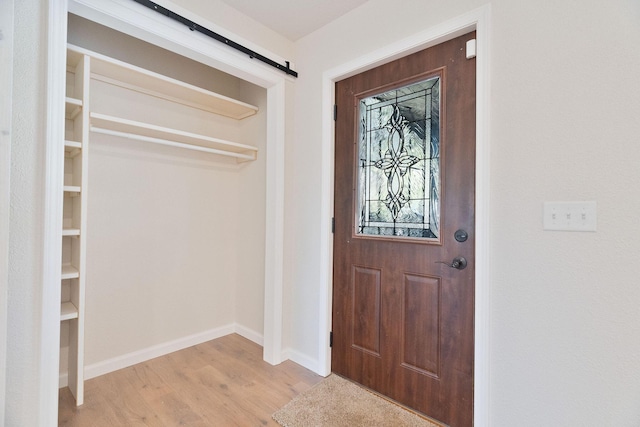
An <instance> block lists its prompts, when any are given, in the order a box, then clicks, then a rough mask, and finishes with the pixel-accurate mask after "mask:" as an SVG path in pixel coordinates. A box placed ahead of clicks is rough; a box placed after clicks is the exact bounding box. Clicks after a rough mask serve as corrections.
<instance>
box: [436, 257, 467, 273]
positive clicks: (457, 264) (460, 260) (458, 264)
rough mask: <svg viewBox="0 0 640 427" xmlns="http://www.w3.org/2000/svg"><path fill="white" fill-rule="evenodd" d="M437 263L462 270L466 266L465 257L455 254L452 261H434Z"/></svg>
mask: <svg viewBox="0 0 640 427" xmlns="http://www.w3.org/2000/svg"><path fill="white" fill-rule="evenodd" d="M436 263H438V264H447V265H448V266H449V267H451V268H455V269H456V270H464V269H465V268H466V267H467V259H466V258H465V257H463V256H457V257H455V258H454V259H453V261H451V262H450V263H449V262H446V261H436Z"/></svg>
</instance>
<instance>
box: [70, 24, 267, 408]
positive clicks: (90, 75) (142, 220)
mask: <svg viewBox="0 0 640 427" xmlns="http://www.w3.org/2000/svg"><path fill="white" fill-rule="evenodd" d="M68 42H69V44H68V48H67V81H66V102H65V144H64V150H65V158H64V162H65V163H64V195H63V198H64V199H63V200H64V203H63V218H64V220H63V231H62V249H63V250H62V253H63V255H62V266H61V268H62V283H61V316H60V324H61V334H60V335H61V343H60V386H61V387H64V386H68V387H69V388H70V390H71V392H72V393H73V395H74V396H75V398H76V402H77V404H78V405H81V404H82V402H83V383H84V380H85V378H89V377H92V376H96V375H99V374H101V373H106V372H108V371H109V370H113V369H114V368H117V367H118V366H122V365H123V364H126V363H127V361H134V360H140V359H141V358H144V357H145V355H147V354H148V355H149V356H150V357H152V356H153V355H154V354H155V355H157V353H158V352H159V351H162V350H158V349H162V348H167V349H170V348H174V349H175V348H176V347H177V346H179V345H180V343H183V342H188V341H189V340H191V341H194V340H195V341H197V340H198V339H202V337H215V336H220V335H224V334H226V333H230V332H232V331H236V332H237V331H239V332H240V333H241V334H243V335H245V336H246V337H248V338H250V339H253V340H254V341H258V342H259V341H260V340H261V337H262V334H263V328H264V325H263V321H264V320H263V318H264V267H265V265H264V263H265V261H264V259H265V254H264V251H265V221H264V218H265V203H266V196H265V172H266V170H265V168H266V166H265V159H264V157H265V156H264V153H265V143H266V104H267V103H266V90H265V89H263V88H261V87H258V86H256V85H253V84H251V83H249V82H246V81H244V80H241V79H239V78H237V77H234V76H231V75H229V74H225V73H223V72H222V71H219V70H216V69H213V68H211V67H208V66H207V65H205V64H202V63H200V62H197V61H194V60H192V59H189V58H185V57H183V56H180V55H178V54H175V53H173V52H171V51H168V50H165V49H162V48H160V47H157V46H154V45H151V44H148V43H146V42H144V41H142V40H138V39H135V38H133V37H131V36H128V35H125V34H123V33H119V32H117V31H115V30H113V29H110V28H107V27H104V26H101V25H99V24H96V23H94V22H91V21H88V20H86V19H84V18H81V17H79V16H75V15H73V14H70V15H69V23H68Z"/></svg>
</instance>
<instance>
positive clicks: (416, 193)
mask: <svg viewBox="0 0 640 427" xmlns="http://www.w3.org/2000/svg"><path fill="white" fill-rule="evenodd" d="M358 152H359V166H358V169H359V170H358V181H359V182H358V211H357V216H358V217H357V218H356V224H357V230H356V233H357V234H360V235H376V236H402V237H422V238H432V239H433V238H437V237H438V236H439V228H440V203H439V202H440V77H433V78H429V79H427V80H424V81H421V82H418V83H411V84H409V85H407V86H404V87H401V88H398V89H393V90H390V91H387V92H384V93H381V94H378V95H374V96H370V97H368V98H364V99H362V100H361V101H360V135H359V146H358Z"/></svg>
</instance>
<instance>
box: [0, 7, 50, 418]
mask: <svg viewBox="0 0 640 427" xmlns="http://www.w3.org/2000/svg"><path fill="white" fill-rule="evenodd" d="M44 4H45V2H44V1H40V0H24V1H19V2H15V22H14V25H15V27H14V28H15V33H14V36H15V44H14V62H13V66H14V69H13V98H12V99H13V123H12V124H13V138H12V141H11V152H12V165H11V208H10V212H9V215H10V217H9V220H10V223H9V226H10V234H9V288H8V298H7V303H8V323H7V326H8V328H7V371H6V372H7V382H6V387H7V390H10V392H9V393H7V395H6V401H5V405H6V406H5V411H6V413H5V424H6V425H7V426H14V425H15V426H18V425H24V426H26V425H30V426H37V425H39V414H38V411H37V410H34V408H38V407H39V402H38V399H39V393H38V390H39V387H38V386H39V375H40V371H39V353H40V349H39V339H40V330H41V328H40V318H41V316H40V312H41V302H40V299H41V297H42V288H41V286H42V285H41V274H42V239H43V237H42V220H43V218H42V216H43V211H42V198H43V175H42V165H43V156H44V127H43V125H42V124H43V112H44V101H45V100H46V92H45V90H46V88H45V84H44V81H45V69H46V64H45V58H46V48H45V47H46V44H45V43H44V40H45V36H46V29H47V25H46V13H45V10H46V9H45V7H44Z"/></svg>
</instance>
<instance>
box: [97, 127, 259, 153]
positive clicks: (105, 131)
mask: <svg viewBox="0 0 640 427" xmlns="http://www.w3.org/2000/svg"><path fill="white" fill-rule="evenodd" d="M91 132H95V133H101V134H103V135H111V136H118V137H121V138H128V139H134V140H136V141H144V142H152V143H154V144H160V145H168V146H170V147H178V148H186V149H187V150H195V151H203V152H205V153H213V154H220V155H222V156H229V157H235V158H237V159H239V160H255V156H253V155H250V154H243V153H234V152H233V151H225V150H218V149H215V148H209V147H202V146H200V145H192V144H185V143H183V142H177V141H170V140H168V139H161V138H154V137H151V136H145V135H137V134H135V133H128V132H120V131H117V130H111V129H104V128H100V127H96V126H91Z"/></svg>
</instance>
